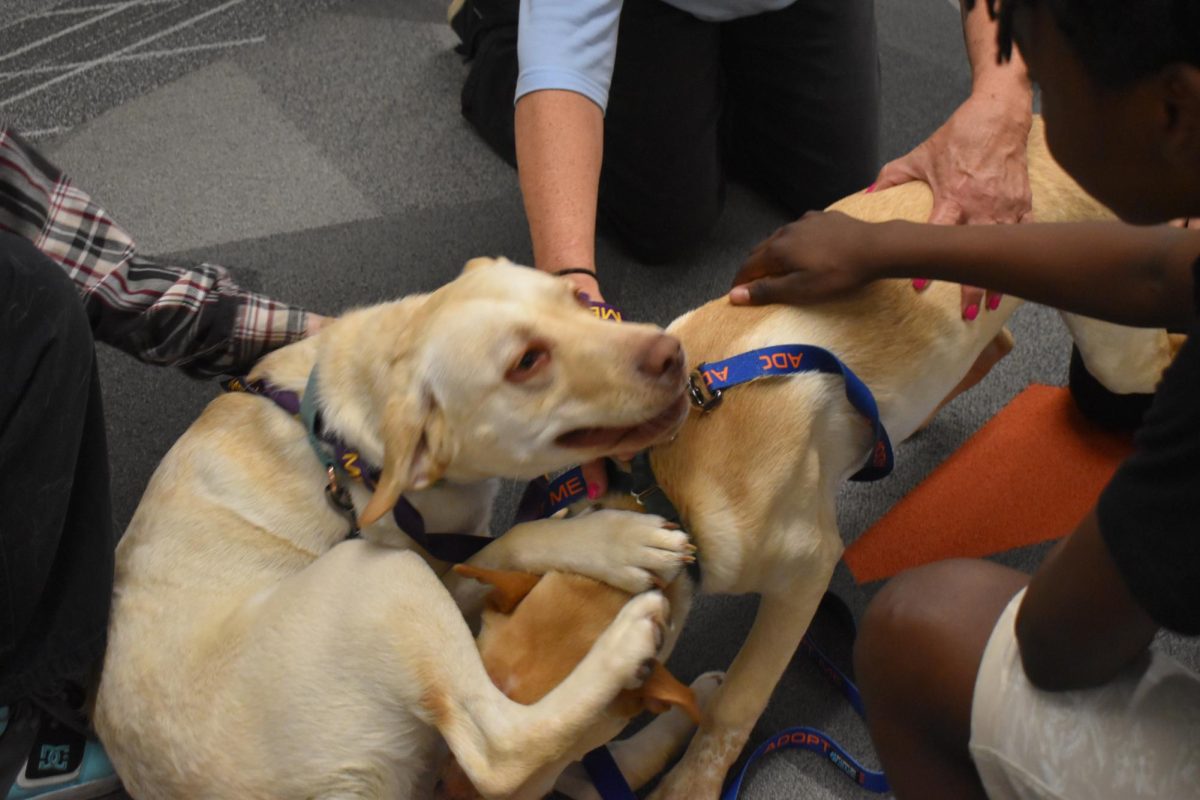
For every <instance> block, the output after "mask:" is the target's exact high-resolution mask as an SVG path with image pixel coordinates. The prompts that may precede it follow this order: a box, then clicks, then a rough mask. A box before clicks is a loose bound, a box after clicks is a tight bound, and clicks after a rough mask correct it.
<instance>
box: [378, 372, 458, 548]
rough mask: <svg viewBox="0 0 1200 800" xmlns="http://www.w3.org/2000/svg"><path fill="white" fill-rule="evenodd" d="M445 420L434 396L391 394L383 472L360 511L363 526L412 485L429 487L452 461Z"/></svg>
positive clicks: (385, 414)
mask: <svg viewBox="0 0 1200 800" xmlns="http://www.w3.org/2000/svg"><path fill="white" fill-rule="evenodd" d="M444 423H445V420H444V419H443V417H442V415H441V412H440V410H439V409H438V408H437V406H436V405H435V404H434V403H433V401H432V399H428V398H424V399H423V398H421V397H418V396H416V395H409V396H405V397H401V396H393V397H389V398H388V400H387V403H386V405H385V406H384V410H383V425H382V433H383V465H382V468H383V473H382V474H381V475H380V476H379V483H378V484H377V485H376V487H375V493H374V494H373V495H371V501H370V502H369V503H367V507H366V508H365V509H363V512H362V514H360V515H359V518H358V522H359V525H360V526H361V527H363V528H365V527H367V526H368V525H370V524H372V523H374V522H375V521H376V520H378V519H379V518H380V517H382V516H383V515H384V514H386V513H387V512H389V511H391V510H392V507H393V506H395V505H396V503H397V502H398V501H399V500H400V495H402V494H404V493H405V492H406V491H408V490H410V489H426V488H428V487H430V486H432V485H433V484H434V483H436V482H437V480H438V479H439V478H441V477H442V473H443V472H445V470H446V467H447V465H448V463H449V458H448V457H447V455H446V453H445V450H446V445H447V443H446V442H445V435H444V434H445V431H444V428H445V424H444Z"/></svg>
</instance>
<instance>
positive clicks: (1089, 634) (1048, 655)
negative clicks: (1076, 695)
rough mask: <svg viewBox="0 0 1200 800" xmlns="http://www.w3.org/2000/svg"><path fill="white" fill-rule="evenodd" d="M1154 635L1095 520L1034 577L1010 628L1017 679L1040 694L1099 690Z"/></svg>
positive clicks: (1061, 545) (1057, 549) (1061, 546)
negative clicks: (1017, 654)
mask: <svg viewBox="0 0 1200 800" xmlns="http://www.w3.org/2000/svg"><path fill="white" fill-rule="evenodd" d="M1157 630H1158V625H1157V624H1156V623H1155V622H1154V621H1153V620H1152V619H1151V618H1150V617H1149V615H1147V613H1146V612H1145V611H1144V610H1143V609H1142V607H1141V606H1140V605H1138V603H1137V601H1136V600H1134V599H1133V596H1132V595H1131V594H1130V593H1129V589H1128V588H1127V587H1126V585H1125V581H1124V580H1123V579H1122V577H1121V575H1120V573H1119V572H1118V571H1117V565H1116V564H1115V563H1114V561H1113V559H1112V555H1111V554H1110V553H1109V550H1108V546H1107V545H1106V544H1105V542H1104V539H1103V537H1102V536H1101V535H1100V526H1099V524H1098V522H1097V520H1096V514H1095V512H1091V513H1089V514H1088V516H1087V518H1086V519H1084V521H1083V522H1082V523H1080V525H1079V527H1078V528H1077V529H1076V531H1075V533H1074V534H1072V535H1071V536H1069V537H1068V538H1066V539H1064V540H1063V541H1062V542H1061V543H1059V545H1058V546H1057V547H1055V548H1054V549H1053V550H1052V551H1051V552H1050V554H1049V555H1048V556H1047V557H1046V560H1045V561H1044V562H1042V566H1041V567H1040V568H1039V569H1038V571H1037V572H1036V573H1034V576H1033V579H1032V580H1031V581H1030V582H1029V588H1028V589H1027V590H1026V592H1025V598H1024V600H1023V601H1022V602H1021V608H1020V610H1019V611H1018V613H1017V623H1016V631H1017V644H1018V646H1019V647H1020V650H1021V661H1022V663H1023V664H1024V666H1025V675H1026V676H1027V677H1028V678H1029V681H1030V682H1031V683H1032V684H1033V685H1034V686H1037V687H1038V688H1039V689H1046V690H1048V691H1059V690H1066V689H1085V688H1089V687H1093V686H1099V685H1101V684H1103V683H1106V682H1107V681H1109V680H1111V679H1112V678H1113V677H1115V676H1116V674H1117V673H1118V672H1120V671H1121V670H1122V669H1123V668H1124V667H1126V666H1127V665H1129V664H1130V663H1132V662H1133V661H1134V660H1136V659H1137V658H1138V657H1139V656H1140V655H1141V654H1142V653H1143V652H1145V650H1146V647H1147V646H1148V645H1149V644H1150V641H1151V639H1153V638H1154V634H1155V632H1156V631H1157Z"/></svg>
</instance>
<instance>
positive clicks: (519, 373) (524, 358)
mask: <svg viewBox="0 0 1200 800" xmlns="http://www.w3.org/2000/svg"><path fill="white" fill-rule="evenodd" d="M548 363H550V351H549V349H547V348H546V346H545V345H542V344H531V345H529V346H528V347H526V348H525V352H524V353H522V354H521V357H520V358H519V359H517V363H515V364H513V365H512V366H511V367H509V369H508V372H507V373H506V374H505V376H504V377H505V379H506V380H509V381H511V382H513V383H520V382H521V381H525V380H528V379H529V378H531V377H533V376H534V375H536V374H537V373H538V372H540V371H541V370H542V368H543V367H544V366H546V364H548Z"/></svg>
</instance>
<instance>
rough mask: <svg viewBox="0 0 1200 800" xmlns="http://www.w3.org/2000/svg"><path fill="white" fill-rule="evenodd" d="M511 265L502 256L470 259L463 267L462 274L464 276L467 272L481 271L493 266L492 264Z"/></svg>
mask: <svg viewBox="0 0 1200 800" xmlns="http://www.w3.org/2000/svg"><path fill="white" fill-rule="evenodd" d="M511 263H512V262H511V261H509V260H508V259H507V258H505V257H504V256H500V257H499V258H490V257H488V256H479V257H478V258H472V259H471V260H470V261H468V262H467V263H466V264H465V265H463V274H464V275H466V274H467V273H468V272H474V271H475V270H477V269H482V268H484V267H490V266H493V265H494V264H511Z"/></svg>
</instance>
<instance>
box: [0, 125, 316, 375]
mask: <svg viewBox="0 0 1200 800" xmlns="http://www.w3.org/2000/svg"><path fill="white" fill-rule="evenodd" d="M0 230H4V231H8V232H10V233H15V234H17V235H19V236H23V237H25V238H26V239H29V240H30V241H31V242H33V244H34V246H36V247H37V248H38V249H39V250H41V251H42V252H43V253H45V254H46V255H47V256H48V257H49V258H50V259H51V260H53V261H55V262H57V263H58V264H59V265H60V266H62V268H63V269H64V270H66V272H67V274H68V275H70V276H71V279H72V280H73V281H74V282H75V286H76V288H77V289H78V290H79V295H80V297H81V298H82V300H83V304H84V307H85V308H86V310H87V314H88V318H89V319H90V320H91V323H92V331H93V333H94V335H95V337H96V339H98V340H99V341H103V342H107V343H108V344H111V345H113V346H114V347H118V348H120V349H121V350H124V351H125V352H127V353H129V354H131V355H133V356H135V357H136V358H138V359H140V360H142V361H145V362H147V363H150V364H159V365H167V366H175V367H179V368H181V369H182V370H183V371H184V372H187V373H188V374H190V375H194V376H197V377H204V376H212V375H220V374H236V373H240V372H244V371H246V370H248V369H249V367H250V365H251V364H253V363H254V362H255V361H256V360H258V358H259V357H260V356H262V355H263V354H265V353H267V352H269V351H270V350H273V349H275V348H277V347H282V346H283V345H285V344H288V343H289V342H293V341H295V340H297V339H299V338H301V337H302V336H303V335H304V328H305V324H306V322H307V312H305V311H304V309H301V308H297V307H294V306H289V305H286V304H284V303H280V302H277V301H275V300H271V299H270V298H267V297H264V296H262V295H259V294H255V293H253V292H249V291H246V290H244V289H242V288H240V287H238V286H237V284H236V283H234V281H233V280H232V278H231V277H230V275H229V272H228V271H227V270H226V269H225V268H224V267H220V266H217V265H215V264H199V265H196V266H177V265H172V264H164V263H161V262H159V261H156V260H153V259H150V258H146V257H144V256H141V255H139V254H138V252H137V246H136V245H135V243H134V242H133V240H132V239H131V238H130V236H129V234H128V233H126V232H125V231H124V229H122V228H121V227H120V226H119V225H117V224H116V223H115V222H114V221H113V220H112V219H111V218H110V217H109V216H108V214H107V213H106V212H105V211H104V209H102V208H100V207H99V206H98V205H96V203H95V202H93V200H92V198H91V197H90V196H88V194H87V193H86V192H84V191H82V190H81V189H79V188H78V187H76V186H74V185H73V184H72V183H71V181H70V179H69V178H68V177H67V176H65V175H63V174H62V172H61V171H60V170H59V169H58V168H57V167H55V166H54V165H53V164H51V163H50V162H49V161H48V160H46V158H45V157H44V156H42V154H41V153H39V152H38V151H37V150H36V149H34V148H33V147H32V146H31V145H30V144H29V143H27V142H25V141H24V140H23V139H21V138H20V137H19V136H18V135H16V134H15V133H13V132H12V131H9V130H6V129H4V128H3V127H0Z"/></svg>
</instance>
